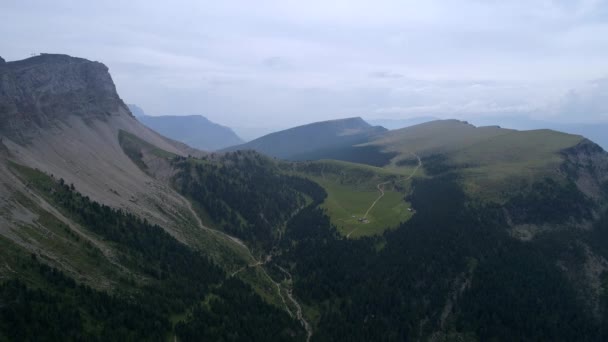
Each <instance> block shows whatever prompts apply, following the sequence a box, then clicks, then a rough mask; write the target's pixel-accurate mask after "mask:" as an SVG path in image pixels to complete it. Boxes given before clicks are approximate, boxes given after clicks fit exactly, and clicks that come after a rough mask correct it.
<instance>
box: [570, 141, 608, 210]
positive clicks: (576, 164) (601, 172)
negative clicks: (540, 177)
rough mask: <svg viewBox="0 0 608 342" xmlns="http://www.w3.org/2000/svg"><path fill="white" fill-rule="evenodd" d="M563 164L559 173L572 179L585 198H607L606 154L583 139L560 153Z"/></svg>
mask: <svg viewBox="0 0 608 342" xmlns="http://www.w3.org/2000/svg"><path fill="white" fill-rule="evenodd" d="M562 156H563V157H564V158H565V162H564V163H563V164H562V167H561V172H562V173H564V174H566V175H567V176H568V177H570V178H572V179H573V180H574V181H575V182H576V184H577V186H578V187H579V189H580V190H581V191H582V192H583V193H585V194H586V195H587V196H590V197H592V198H596V199H597V198H601V197H603V196H608V153H607V152H606V151H604V150H603V149H602V148H601V147H600V146H599V145H597V144H595V143H594V142H592V141H590V140H588V139H584V140H582V141H581V142H580V143H579V144H577V145H575V146H573V147H571V148H568V149H566V150H564V151H562Z"/></svg>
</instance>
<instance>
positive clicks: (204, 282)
mask: <svg viewBox="0 0 608 342" xmlns="http://www.w3.org/2000/svg"><path fill="white" fill-rule="evenodd" d="M34 185H35V186H36V187H37V188H38V189H39V190H40V191H42V192H43V193H45V194H46V195H47V196H49V197H50V198H51V199H52V200H53V201H54V202H55V203H56V204H58V205H59V206H60V207H61V208H63V209H64V210H65V211H67V212H68V213H69V214H70V216H72V217H73V218H74V219H75V220H76V221H77V222H79V223H81V224H82V225H83V226H84V227H87V228H88V229H90V230H91V231H93V232H95V233H97V234H99V235H100V236H102V237H104V238H105V239H107V240H109V241H112V242H114V243H116V244H118V245H120V246H122V247H125V248H121V249H120V257H121V258H122V259H123V262H124V263H125V264H126V265H129V266H130V267H134V268H135V269H137V270H139V271H142V272H144V273H145V274H146V275H147V276H150V277H153V278H154V279H156V280H158V281H159V283H158V284H159V285H158V286H157V287H156V288H154V290H150V294H149V295H150V296H152V297H155V298H157V300H158V302H159V305H160V304H161V303H163V305H160V306H159V309H163V310H166V311H175V310H183V309H184V307H185V305H187V303H188V302H190V301H192V300H197V299H200V298H202V297H201V296H204V293H205V292H206V291H207V289H208V287H209V286H210V285H211V284H215V283H218V282H219V281H220V280H221V279H223V277H224V274H223V272H222V271H221V270H220V269H219V268H218V267H217V266H216V265H214V264H213V263H212V262H211V261H210V260H208V258H207V257H205V256H203V255H202V254H201V253H200V252H198V251H194V250H192V249H190V248H189V247H188V246H186V245H184V244H182V243H180V242H179V241H177V240H176V239H175V238H173V237H172V236H171V235H169V234H168V233H167V232H166V231H165V230H163V229H162V228H161V227H159V226H156V225H151V224H149V223H148V222H147V221H146V220H142V219H140V218H138V217H136V216H135V215H133V214H131V213H126V212H124V211H121V210H116V209H113V208H110V207H108V206H105V205H100V204H99V203H97V202H94V201H91V200H90V199H89V198H88V197H86V196H82V195H81V194H80V193H78V192H77V191H75V189H74V188H73V186H68V185H67V184H64V182H63V180H59V182H54V181H47V180H45V179H44V178H40V181H38V182H35V183H34Z"/></svg>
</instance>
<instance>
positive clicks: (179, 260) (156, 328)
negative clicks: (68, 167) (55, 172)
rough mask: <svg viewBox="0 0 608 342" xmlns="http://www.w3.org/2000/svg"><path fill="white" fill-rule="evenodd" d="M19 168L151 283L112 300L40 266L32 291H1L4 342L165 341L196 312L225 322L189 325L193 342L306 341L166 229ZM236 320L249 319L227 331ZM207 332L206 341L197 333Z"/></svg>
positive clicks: (121, 291) (10, 286) (9, 287)
mask: <svg viewBox="0 0 608 342" xmlns="http://www.w3.org/2000/svg"><path fill="white" fill-rule="evenodd" d="M20 168H21V171H22V172H24V173H27V174H28V179H30V180H31V183H30V185H31V186H33V187H34V188H36V189H37V190H39V191H40V192H41V193H42V194H43V195H44V196H45V197H47V198H48V199H49V200H50V201H52V202H53V203H55V204H57V206H58V207H59V208H61V210H63V211H64V212H65V214H67V215H69V216H71V217H72V218H73V219H74V220H76V221H77V222H79V223H80V224H81V225H82V226H83V227H85V228H87V229H90V230H91V231H93V232H94V233H96V234H98V235H100V236H101V237H103V238H105V239H107V240H108V241H110V242H111V244H112V246H113V247H115V250H116V251H118V252H119V254H120V255H119V256H120V258H121V261H122V263H123V265H125V266H127V267H128V268H129V269H132V270H135V271H139V272H143V273H144V274H145V275H146V276H147V277H149V278H150V280H151V281H146V282H144V283H141V284H140V283H137V282H133V283H130V284H122V285H121V286H120V287H119V288H116V289H114V291H113V293H112V294H107V293H105V292H102V291H97V290H93V289H91V288H88V287H86V286H83V285H80V284H77V283H76V282H75V281H74V280H72V279H71V278H68V277H66V276H65V275H63V274H61V273H60V272H58V271H56V270H54V269H51V268H49V267H47V266H44V265H42V264H39V265H38V263H37V262H36V264H37V265H38V266H39V268H38V266H36V270H34V271H35V272H34V271H31V270H29V271H28V270H27V269H26V270H24V273H27V274H31V273H36V274H37V273H40V274H41V275H42V280H41V281H38V282H34V285H33V286H32V284H31V283H30V277H25V279H26V280H27V283H24V282H22V281H20V280H15V281H7V282H4V283H1V284H0V315H2V316H1V317H0V318H1V320H0V339H1V338H2V337H3V336H6V337H7V338H9V339H11V340H44V339H43V338H36V336H47V337H48V340H92V341H95V340H104V341H107V340H125V341H128V340H131V341H140V340H164V339H166V337H167V336H168V335H169V334H171V333H172V332H171V331H172V329H173V328H172V326H171V324H169V317H171V316H173V315H175V314H183V313H184V312H188V311H189V310H191V309H192V308H196V310H195V312H196V314H195V315H194V317H199V316H198V315H201V316H202V317H216V318H218V317H223V318H224V319H219V318H218V319H212V320H207V321H204V322H202V323H201V322H199V321H198V320H196V318H192V319H190V320H189V321H188V323H187V324H184V325H181V328H182V332H183V333H184V334H185V335H184V336H187V337H188V338H189V339H190V340H192V339H198V340H200V339H199V338H197V336H214V337H217V339H216V338H213V339H212V340H221V339H224V338H225V339H229V340H233V337H234V336H241V337H243V336H249V335H251V336H258V337H259V336H263V335H264V334H265V333H273V334H274V333H278V332H281V334H283V335H281V336H284V337H285V338H287V337H290V336H293V337H297V336H302V335H303V329H302V328H301V327H300V326H299V324H298V322H297V321H295V320H293V319H291V318H290V317H289V316H287V314H286V313H283V312H282V311H280V310H278V309H277V308H275V307H273V306H271V305H269V304H267V303H266V302H264V301H263V300H262V299H261V298H260V297H259V296H258V295H257V294H256V293H255V292H253V290H252V289H251V288H250V287H249V286H247V285H245V284H244V283H242V282H241V281H240V280H238V279H232V278H230V279H229V280H226V274H225V273H224V272H223V271H222V270H221V269H220V268H219V267H218V266H216V265H215V264H213V263H212V262H211V261H210V260H208V259H207V257H205V256H204V255H202V254H201V253H200V252H198V251H195V250H192V249H190V248H189V247H188V246H186V245H184V244H182V243H180V242H179V241H177V240H176V239H175V238H173V237H172V236H171V235H169V234H167V233H166V232H165V231H164V230H163V229H162V228H160V227H158V226H155V225H151V224H149V223H148V222H146V221H145V220H141V219H139V218H137V217H136V216H134V215H132V214H129V213H125V212H123V211H120V210H115V209H112V208H110V207H107V206H104V205H100V204H98V203H96V202H94V201H91V200H90V199H89V198H88V197H85V196H82V195H81V194H79V193H78V192H76V190H75V189H74V187H73V186H68V185H66V184H65V183H64V182H63V180H59V181H55V180H54V179H52V178H51V177H48V176H46V175H44V174H43V173H41V172H39V171H35V170H31V169H27V168H24V167H20ZM300 186H304V185H303V184H300ZM218 287H219V289H218ZM209 296H212V298H215V299H214V300H215V301H212V305H210V306H202V305H198V304H199V303H202V302H203V301H204V300H205V299H206V298H208V297H209ZM206 310H209V312H208V313H206ZM237 316H241V317H243V318H244V319H241V320H240V321H238V323H237V324H232V323H230V322H228V323H227V320H232V318H234V317H237ZM252 317H259V318H258V319H257V320H254V319H252ZM260 322H265V323H266V324H261V323H260ZM197 324H198V325H197ZM201 324H202V325H204V327H205V329H207V330H209V332H208V333H207V332H206V331H198V330H196V327H201V326H202V325H201ZM192 327H195V329H194V330H193V328H192ZM28 329H29V331H28ZM46 330H48V333H47V332H46ZM186 331H187V332H186ZM205 334H207V335H205ZM210 334H212V335H210ZM277 336H278V335H277ZM238 340H242V339H238ZM258 340H260V339H258Z"/></svg>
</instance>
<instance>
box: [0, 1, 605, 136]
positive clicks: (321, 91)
mask: <svg viewBox="0 0 608 342" xmlns="http://www.w3.org/2000/svg"><path fill="white" fill-rule="evenodd" d="M0 35H1V36H2V37H3V38H2V40H1V41H0V56H2V57H3V58H4V59H6V60H18V59H23V58H27V57H29V56H30V55H31V54H33V53H40V52H47V53H66V54H70V55H73V56H78V57H84V58H88V59H91V60H96V61H100V62H102V63H104V64H106V65H107V66H108V67H109V69H110V72H111V74H112V77H113V79H114V81H115V83H116V86H117V89H118V91H119V94H120V96H121V97H122V98H123V100H125V102H127V103H134V104H137V105H139V106H140V107H142V108H143V109H144V110H145V111H146V112H147V113H148V114H150V115H186V114H201V115H204V116H206V117H208V118H209V119H211V120H212V121H215V122H218V123H221V124H225V125H228V126H231V127H233V128H235V129H236V130H237V132H239V133H240V134H241V135H245V136H246V135H253V134H256V132H259V131H260V130H268V131H270V130H274V129H278V128H285V127H290V126H294V125H297V124H303V123H308V122H313V121H320V120H327V119H335V118H341V117H351V116H362V117H364V118H366V119H406V118H413V117H420V116H432V117H438V118H452V117H456V118H464V119H467V118H480V117H483V118H486V119H487V118H492V117H497V118H498V117H504V116H512V115H515V116H525V117H529V118H533V119H539V120H541V119H542V120H556V121H573V122H587V123H589V122H598V121H603V122H606V121H608V101H607V100H606V99H607V98H608V96H606V95H607V94H608V0H509V1H499V0H445V1H441V0H424V1H421V0H419V1H408V0H400V1H397V0H394V1H393V0H374V1H371V0H370V1H359V0H349V1H342V0H333V1H326V0H324V1H320V0H308V1H291V0H276V1H274V0H268V1H267V0H256V1H245V0H243V1H232V0H222V1H206V0H190V1H186V0H177V1H155V0H147V1H139V0H130V1H103V2H102V1H89V0H80V1H67V0H54V1H42V0H40V1H31V0H2V1H1V2H0Z"/></svg>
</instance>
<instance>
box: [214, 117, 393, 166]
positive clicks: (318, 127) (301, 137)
mask: <svg viewBox="0 0 608 342" xmlns="http://www.w3.org/2000/svg"><path fill="white" fill-rule="evenodd" d="M385 131H386V129H385V128H383V127H377V126H376V127H374V126H371V125H370V124H368V123H367V122H365V121H363V119H361V118H348V119H340V120H331V121H323V122H315V123H311V124H308V125H304V126H298V127H294V128H290V129H287V130H284V131H280V132H275V133H271V134H268V135H265V136H263V137H261V138H258V139H255V140H253V141H250V142H248V143H246V144H242V145H238V146H233V147H230V148H227V149H225V150H224V151H236V150H255V151H258V152H260V153H263V154H266V155H268V156H271V157H276V158H281V159H287V160H306V159H321V158H327V157H329V156H330V155H339V153H336V151H339V150H341V149H342V148H349V147H351V146H352V145H356V144H360V143H363V142H367V141H369V139H371V138H372V137H375V136H377V135H378V134H381V133H383V132H385Z"/></svg>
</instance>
